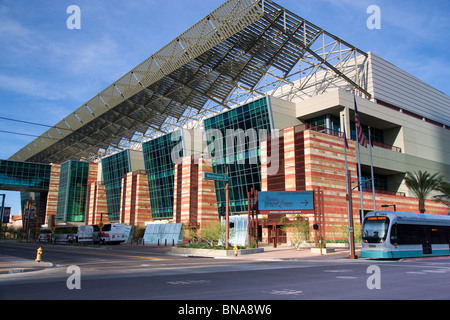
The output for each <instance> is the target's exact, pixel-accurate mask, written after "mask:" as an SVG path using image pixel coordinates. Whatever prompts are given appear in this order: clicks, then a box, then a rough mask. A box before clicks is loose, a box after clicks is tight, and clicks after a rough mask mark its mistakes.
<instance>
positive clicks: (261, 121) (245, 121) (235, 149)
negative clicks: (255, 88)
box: [204, 97, 273, 214]
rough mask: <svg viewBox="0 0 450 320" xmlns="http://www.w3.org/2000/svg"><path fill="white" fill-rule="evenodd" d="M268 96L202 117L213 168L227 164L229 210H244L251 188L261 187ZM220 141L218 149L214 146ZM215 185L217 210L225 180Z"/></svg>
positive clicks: (268, 128) (221, 169)
mask: <svg viewBox="0 0 450 320" xmlns="http://www.w3.org/2000/svg"><path fill="white" fill-rule="evenodd" d="M268 99H269V98H266V97H265V98H262V99H259V100H256V101H253V102H251V103H249V104H246V105H243V106H239V107H236V108H234V109H232V110H230V111H227V112H225V113H222V114H219V115H217V116H214V117H212V118H209V119H206V120H204V126H205V133H206V141H207V145H208V151H209V154H210V155H211V157H212V165H213V166H212V167H213V172H214V173H221V174H226V172H227V168H228V176H229V187H230V192H229V196H230V201H229V205H230V213H231V214H236V213H242V212H247V207H248V192H249V191H250V190H251V188H253V189H254V190H258V191H261V161H260V139H261V138H262V135H263V134H269V133H271V132H272V131H273V130H272V127H271V110H270V105H269V101H268ZM217 131H219V132H220V133H221V135H222V137H223V139H222V144H220V141H219V143H217V137H218V136H220V135H218V134H217ZM242 134H244V135H242ZM221 145H222V150H218V149H217V147H219V148H220V146H221ZM215 189H216V199H217V206H218V208H219V212H220V210H221V209H220V208H221V207H223V206H225V205H226V195H225V183H224V182H221V181H215Z"/></svg>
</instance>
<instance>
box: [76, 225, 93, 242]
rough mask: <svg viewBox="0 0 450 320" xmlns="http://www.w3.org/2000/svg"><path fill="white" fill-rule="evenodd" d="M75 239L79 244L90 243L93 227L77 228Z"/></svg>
mask: <svg viewBox="0 0 450 320" xmlns="http://www.w3.org/2000/svg"><path fill="white" fill-rule="evenodd" d="M77 239H78V242H79V243H85V242H88V243H92V242H93V241H94V227H93V226H78V233H77Z"/></svg>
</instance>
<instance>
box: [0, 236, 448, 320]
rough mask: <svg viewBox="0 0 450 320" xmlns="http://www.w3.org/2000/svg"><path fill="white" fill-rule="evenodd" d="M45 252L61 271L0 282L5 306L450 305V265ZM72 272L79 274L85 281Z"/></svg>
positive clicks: (26, 250)
mask: <svg viewBox="0 0 450 320" xmlns="http://www.w3.org/2000/svg"><path fill="white" fill-rule="evenodd" d="M43 249H44V259H45V260H47V261H52V262H53V263H54V264H55V267H54V268H51V269H47V270H44V271H37V272H29V273H26V274H25V273H24V274H18V275H0V299H2V300H22V299H27V300H34V299H39V300H47V299H49V300H91V301H92V300H94V301H95V300H103V299H107V300H153V301H154V300H158V301H164V300H171V301H177V305H176V306H177V308H178V306H185V304H183V303H184V302H186V301H190V302H192V301H197V302H198V301H211V300H214V301H248V300H250V301H259V302H260V303H264V302H267V301H269V302H270V301H275V300H283V301H286V300H349V299H350V300H448V299H450V288H449V284H450V259H449V258H439V259H418V260H412V259H410V260H403V261H378V260H375V261H374V260H363V259H360V260H347V259H340V260H326V261H311V260H305V261H301V260H298V261H244V260H235V259H228V260H226V259H223V260H221V259H206V258H188V257H180V256H173V255H167V254H166V252H167V249H166V248H148V247H146V248H145V249H142V248H138V247H131V246H126V247H125V246H113V247H102V248H78V247H62V246H56V247H54V246H48V247H44V248H43ZM0 253H2V254H7V255H14V256H17V257H20V258H28V259H29V258H30V254H35V248H34V247H33V246H32V245H19V244H15V245H7V244H0ZM31 256H33V255H31ZM70 266H78V267H79V273H77V272H74V271H73V270H71V269H69V267H70ZM77 285H78V287H79V288H77V287H76V286H77ZM70 287H72V289H70ZM182 302H183V303H182ZM187 308H188V307H187ZM187 308H186V309H183V310H182V311H186V312H188V311H189V309H187ZM199 310H200V309H199ZM221 310H222V309H221ZM172 311H173V310H172ZM182 311H181V309H180V312H182ZM247 311H248V310H247ZM218 312H219V311H218ZM221 312H223V310H222V311H221ZM219 313H220V312H219ZM221 315H223V314H221Z"/></svg>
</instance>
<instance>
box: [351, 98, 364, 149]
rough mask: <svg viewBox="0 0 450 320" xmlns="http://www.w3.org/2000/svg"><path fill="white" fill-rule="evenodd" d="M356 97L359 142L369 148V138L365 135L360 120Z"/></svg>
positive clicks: (357, 136)
mask: <svg viewBox="0 0 450 320" xmlns="http://www.w3.org/2000/svg"><path fill="white" fill-rule="evenodd" d="M354 99H355V122H356V138H357V139H358V143H359V144H360V145H362V146H363V147H364V148H367V140H366V137H365V136H364V132H363V129H362V127H361V121H360V120H359V114H358V106H357V105H356V97H354Z"/></svg>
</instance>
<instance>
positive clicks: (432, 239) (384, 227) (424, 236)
mask: <svg viewBox="0 0 450 320" xmlns="http://www.w3.org/2000/svg"><path fill="white" fill-rule="evenodd" d="M449 255H450V217H449V216H440V215H432V214H420V213H408V212H394V211H373V212H370V213H368V214H367V215H366V217H365V219H364V223H363V231H362V249H361V257H362V258H373V259H399V258H411V257H429V256H449Z"/></svg>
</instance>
